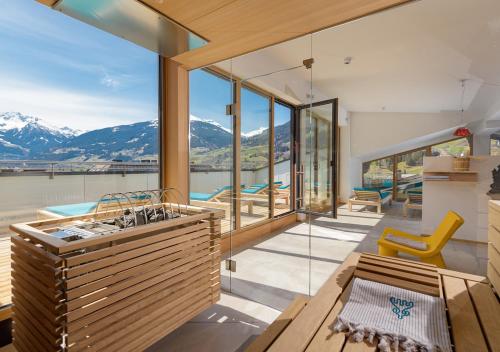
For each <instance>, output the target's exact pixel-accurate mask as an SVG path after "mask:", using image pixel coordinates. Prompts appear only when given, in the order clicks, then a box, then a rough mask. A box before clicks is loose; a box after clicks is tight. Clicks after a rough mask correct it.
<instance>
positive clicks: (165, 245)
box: [66, 229, 210, 279]
mask: <svg viewBox="0 0 500 352" xmlns="http://www.w3.org/2000/svg"><path fill="white" fill-rule="evenodd" d="M209 234H210V230H209V229H203V230H200V231H196V232H193V233H189V234H186V235H182V236H179V237H176V238H173V239H169V240H165V241H161V242H157V243H153V244H150V245H147V246H142V247H140V248H136V249H133V250H129V251H126V252H122V253H120V254H117V255H114V256H111V257H108V258H104V259H100V260H95V261H92V262H91V263H86V264H82V265H79V266H77V267H73V268H69V269H68V270H67V271H66V278H67V279H71V278H74V277H76V276H80V275H82V274H86V273H90V272H92V271H97V270H99V269H103V268H107V267H111V266H112V267H117V264H120V263H122V262H126V261H127V262H130V261H131V259H134V258H137V257H140V258H144V257H146V255H147V254H149V253H159V252H158V251H160V250H166V249H168V250H170V251H172V250H176V249H175V248H177V247H174V246H175V245H181V244H184V245H186V244H187V245H189V244H190V243H191V240H194V239H197V238H200V237H206V241H208V240H209V237H208V235H209Z"/></svg>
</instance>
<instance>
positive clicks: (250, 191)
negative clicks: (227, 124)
mask: <svg viewBox="0 0 500 352" xmlns="http://www.w3.org/2000/svg"><path fill="white" fill-rule="evenodd" d="M270 112H271V99H270V98H269V96H265V95H263V94H260V93H259V92H257V91H255V90H253V89H250V88H248V87H245V86H243V87H242V88H241V132H240V133H241V137H240V141H241V145H240V149H239V153H240V160H241V167H240V180H241V188H240V195H239V198H240V199H239V201H240V203H241V207H242V210H241V212H240V214H241V215H240V217H241V220H240V221H241V227H245V226H248V225H251V224H255V223H258V222H260V221H262V220H266V219H269V216H270V208H269V206H270V197H269V195H270V192H272V191H273V190H274V188H275V185H274V184H270V183H269V164H270V158H269V150H270V149H269V143H270V134H269V130H270V128H269V127H270ZM277 185H278V184H277Z"/></svg>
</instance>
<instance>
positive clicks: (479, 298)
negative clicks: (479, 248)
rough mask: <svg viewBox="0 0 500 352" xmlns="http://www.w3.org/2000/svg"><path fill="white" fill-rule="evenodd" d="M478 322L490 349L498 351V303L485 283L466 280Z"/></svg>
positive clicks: (499, 334) (499, 313) (499, 317)
mask: <svg viewBox="0 0 500 352" xmlns="http://www.w3.org/2000/svg"><path fill="white" fill-rule="evenodd" d="M466 283H467V287H468V289H469V293H470V296H471V298H472V301H473V303H474V307H475V308H476V312H477V316H478V317H479V322H480V323H481V326H482V330H483V333H484V335H485V336H486V340H487V342H488V346H489V347H490V349H491V350H492V351H495V352H497V351H500V322H499V319H500V304H499V303H498V298H497V297H496V296H495V293H493V291H492V290H491V288H490V287H489V286H488V285H487V284H483V283H479V282H475V281H466Z"/></svg>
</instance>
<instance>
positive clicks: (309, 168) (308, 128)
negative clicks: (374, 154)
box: [297, 99, 338, 217]
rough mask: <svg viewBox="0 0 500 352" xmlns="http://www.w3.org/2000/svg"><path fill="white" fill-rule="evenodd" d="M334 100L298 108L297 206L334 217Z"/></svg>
mask: <svg viewBox="0 0 500 352" xmlns="http://www.w3.org/2000/svg"><path fill="white" fill-rule="evenodd" d="M337 106H338V100H337V99H332V100H326V101H321V102H317V103H313V104H312V105H306V106H301V107H299V109H298V114H297V115H298V126H299V128H298V131H299V136H298V138H299V141H300V146H301V148H300V152H299V157H298V168H299V170H298V173H297V176H298V177H297V178H298V180H297V185H298V187H297V189H298V195H297V201H298V205H297V207H298V209H302V210H306V211H310V212H312V213H317V214H320V215H329V216H333V217H336V216H337V212H336V201H335V200H336V199H337V194H336V193H337V187H336V186H335V185H336V182H337V180H336V165H337V151H336V148H335V146H336V145H337V143H336V141H337V138H338V136H337V125H338V123H337Z"/></svg>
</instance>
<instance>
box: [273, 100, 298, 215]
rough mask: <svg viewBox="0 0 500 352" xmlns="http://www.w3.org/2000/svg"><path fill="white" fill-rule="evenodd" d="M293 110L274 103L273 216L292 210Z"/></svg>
mask: <svg viewBox="0 0 500 352" xmlns="http://www.w3.org/2000/svg"><path fill="white" fill-rule="evenodd" d="M292 118H293V109H292V108H291V107H290V106H288V105H285V104H282V103H279V102H274V183H275V185H276V186H275V193H274V198H275V201H274V214H273V215H274V216H279V215H282V214H284V213H287V212H289V211H290V210H292V198H293V197H292V196H293V195H292V192H293V191H292V188H293V185H292Z"/></svg>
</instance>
